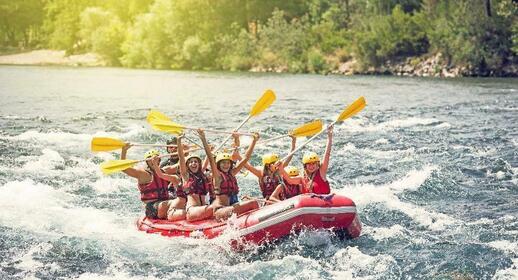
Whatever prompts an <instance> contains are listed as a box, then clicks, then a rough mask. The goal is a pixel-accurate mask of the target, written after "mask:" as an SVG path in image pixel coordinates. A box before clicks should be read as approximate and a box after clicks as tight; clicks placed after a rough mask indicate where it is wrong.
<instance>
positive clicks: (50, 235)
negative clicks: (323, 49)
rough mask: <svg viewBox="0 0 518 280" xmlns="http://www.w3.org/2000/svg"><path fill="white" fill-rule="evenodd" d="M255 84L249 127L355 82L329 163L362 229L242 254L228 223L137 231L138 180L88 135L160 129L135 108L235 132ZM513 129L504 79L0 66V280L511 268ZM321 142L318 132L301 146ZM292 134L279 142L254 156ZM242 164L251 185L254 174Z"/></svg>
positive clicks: (252, 190) (272, 130)
mask: <svg viewBox="0 0 518 280" xmlns="http://www.w3.org/2000/svg"><path fill="white" fill-rule="evenodd" d="M265 89H273V90H274V91H275V92H276V94H277V100H276V101H275V103H274V104H273V105H272V106H270V108H268V110H266V111H265V112H263V113H262V114H261V115H259V116H257V117H254V118H252V120H251V121H250V122H249V123H248V124H247V125H246V126H245V128H244V129H245V130H252V131H259V132H260V133H261V134H262V136H263V139H265V138H268V137H270V136H276V135H280V134H282V133H285V132H286V131H287V130H289V129H292V128H294V127H297V126H299V125H302V124H303V123H305V122H308V121H311V120H313V119H318V118H319V119H322V120H323V121H324V122H326V123H329V122H331V121H333V120H334V119H335V118H336V116H337V114H338V113H340V112H341V110H343V109H344V108H345V106H347V105H348V104H349V103H351V102H352V101H354V100H355V99H356V98H357V97H359V96H362V95H363V96H365V98H366V100H367V103H368V105H367V107H366V108H365V109H364V110H363V111H362V112H361V113H359V114H358V115H357V116H355V117H353V118H352V119H348V120H346V121H345V122H344V123H342V124H339V125H337V126H336V128H335V137H334V145H333V152H332V156H331V163H330V168H329V172H328V178H329V179H330V181H331V182H332V187H333V190H334V191H335V192H337V193H340V194H344V195H346V196H349V197H351V198H352V199H353V200H354V201H355V202H356V203H357V206H358V211H359V215H360V217H361V220H362V222H363V225H364V228H363V232H362V235H361V237H359V238H357V239H355V240H341V239H339V238H338V237H336V236H334V235H333V234H332V233H329V232H327V231H314V230H307V231H303V232H302V233H301V234H300V235H294V236H290V237H289V238H287V239H285V240H283V241H282V242H280V243H278V244H275V245H274V246H268V247H264V248H263V247H255V248H254V247H253V248H251V249H250V250H248V251H246V252H241V253H238V252H233V251H232V250H231V248H230V246H229V245H228V241H229V239H230V237H229V236H222V237H220V238H217V239H215V240H190V239H184V238H176V239H171V238H165V237H162V236H159V235H151V234H146V233H143V232H139V231H137V229H136V226H135V221H136V219H137V218H138V217H139V216H140V215H141V214H142V209H141V205H140V202H139V195H138V191H137V188H136V182H135V181H134V180H133V179H132V178H127V177H125V176H124V175H123V174H115V175H112V176H104V175H102V174H101V172H100V170H99V167H98V166H99V163H101V162H102V161H104V160H108V159H116V158H117V157H118V154H117V153H99V154H94V153H92V152H91V151H90V148H89V145H90V140H91V138H92V137H93V136H101V135H104V136H110V137H114V138H120V139H124V140H127V141H132V142H140V143H163V142H164V141H165V140H166V139H167V138H168V137H169V136H168V135H166V134H163V133H160V132H156V131H153V130H151V129H150V127H149V126H148V124H147V123H146V122H145V116H146V114H147V112H148V111H149V109H157V110H160V111H162V112H164V113H165V114H167V115H168V116H170V117H171V118H172V119H173V120H174V121H176V122H179V123H181V124H185V125H189V126H193V127H205V128H212V129H228V130H231V129H232V128H234V127H236V126H237V125H238V124H239V123H240V122H241V121H242V120H243V119H244V118H245V117H246V116H247V114H248V112H249V110H250V107H251V106H252V105H253V104H254V103H255V101H256V100H257V99H258V98H259V97H260V96H261V94H262V93H263V91H264V90H265ZM193 138H194V136H193ZM208 139H209V142H214V143H218V142H219V141H220V139H221V136H217V135H214V134H208ZM301 141H302V140H301ZM301 141H300V142H299V143H301ZM242 142H243V143H244V144H246V143H247V142H250V140H249V139H246V138H243V139H242ZM517 145H518V81H517V80H516V79H448V80H440V79H424V78H397V77H344V76H318V75H288V74H229V73H205V72H203V73H201V72H174V71H151V70H146V71H143V70H126V69H110V68H100V69H99V68H83V69H76V68H56V67H12V66H1V67H0V207H1V210H0V279H64V278H78V279H186V278H195V279H518V207H517V206H518V203H517V201H518V186H517V183H518V155H517ZM324 147H325V134H324V135H322V137H320V138H319V139H317V140H316V141H315V142H313V143H312V144H310V145H309V147H307V148H305V149H303V151H304V150H305V151H307V150H315V151H317V152H318V153H320V154H322V153H323V150H324ZM288 149H289V140H288V139H285V140H278V141H276V142H274V143H272V144H269V145H267V146H260V147H257V149H256V152H255V153H254V155H253V158H252V161H253V163H254V164H256V165H258V164H260V155H261V154H262V153H264V152H267V151H275V152H278V153H280V154H281V155H285V154H286V152H287V151H288ZM144 152H145V149H143V148H138V147H135V148H132V149H130V151H129V154H128V158H133V159H140V158H141V157H142V155H143V153H144ZM301 155H302V154H301V153H299V154H297V155H296V156H295V158H294V160H293V161H292V163H294V164H298V165H300V160H301ZM238 180H239V183H240V185H241V191H242V193H243V194H245V193H246V194H251V195H256V196H257V195H259V190H258V186H257V184H256V179H255V178H253V176H252V175H248V176H244V175H240V176H239V177H238Z"/></svg>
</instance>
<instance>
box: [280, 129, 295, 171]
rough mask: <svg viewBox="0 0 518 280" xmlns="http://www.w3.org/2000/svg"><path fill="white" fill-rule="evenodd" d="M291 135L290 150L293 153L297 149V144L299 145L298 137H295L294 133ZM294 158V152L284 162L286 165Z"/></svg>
mask: <svg viewBox="0 0 518 280" xmlns="http://www.w3.org/2000/svg"><path fill="white" fill-rule="evenodd" d="M290 137H291V150H290V153H291V152H293V151H294V150H295V146H296V145H297V137H295V136H293V135H290ZM292 158H293V154H292V155H291V156H289V157H288V158H286V160H285V161H284V162H283V163H282V164H283V165H284V166H288V165H290V161H291V159H292Z"/></svg>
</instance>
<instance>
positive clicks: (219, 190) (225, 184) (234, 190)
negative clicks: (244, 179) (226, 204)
mask: <svg viewBox="0 0 518 280" xmlns="http://www.w3.org/2000/svg"><path fill="white" fill-rule="evenodd" d="M219 174H221V178H222V179H223V181H222V182H221V183H220V184H219V186H214V194H215V195H223V194H224V195H228V196H231V195H234V194H238V193H239V187H238V186H237V179H236V177H235V176H234V175H232V174H230V172H229V173H224V172H219Z"/></svg>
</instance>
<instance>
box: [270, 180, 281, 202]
mask: <svg viewBox="0 0 518 280" xmlns="http://www.w3.org/2000/svg"><path fill="white" fill-rule="evenodd" d="M282 187H283V186H282V184H279V185H277V187H275V190H274V191H273V193H272V194H271V195H270V197H269V198H268V200H270V201H272V202H279V201H281V192H282Z"/></svg>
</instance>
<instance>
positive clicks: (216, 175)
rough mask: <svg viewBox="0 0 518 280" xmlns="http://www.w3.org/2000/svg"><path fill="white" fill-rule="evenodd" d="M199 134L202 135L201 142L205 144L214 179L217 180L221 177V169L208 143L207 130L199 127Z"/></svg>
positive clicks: (204, 147)
mask: <svg viewBox="0 0 518 280" xmlns="http://www.w3.org/2000/svg"><path fill="white" fill-rule="evenodd" d="M198 135H199V136H200V140H201V143H202V144H203V149H204V150H205V154H206V155H207V159H208V160H209V164H210V171H211V172H212V180H213V181H215V180H216V179H217V178H219V177H220V175H219V170H218V167H217V165H216V161H215V160H214V156H213V155H212V152H211V150H210V147H209V144H208V143H207V138H205V132H204V131H203V129H201V128H200V129H198Z"/></svg>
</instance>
